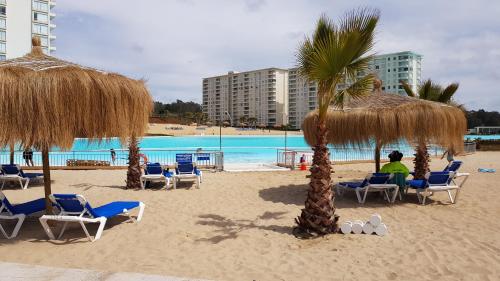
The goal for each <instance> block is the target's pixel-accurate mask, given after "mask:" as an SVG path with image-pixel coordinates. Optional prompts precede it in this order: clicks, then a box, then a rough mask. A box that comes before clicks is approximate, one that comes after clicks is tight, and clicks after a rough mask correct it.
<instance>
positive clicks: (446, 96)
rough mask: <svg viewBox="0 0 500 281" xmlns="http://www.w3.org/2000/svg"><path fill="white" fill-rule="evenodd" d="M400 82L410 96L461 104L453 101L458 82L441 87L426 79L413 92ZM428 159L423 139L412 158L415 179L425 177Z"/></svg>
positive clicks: (407, 85) (406, 84)
mask: <svg viewBox="0 0 500 281" xmlns="http://www.w3.org/2000/svg"><path fill="white" fill-rule="evenodd" d="M400 83H401V84H402V85H403V89H404V90H405V92H406V94H407V95H408V96H410V97H415V98H419V99H423V100H429V101H434V102H441V103H447V104H451V105H454V106H457V107H459V108H462V106H461V105H458V104H457V103H455V102H454V101H453V95H454V94H455V93H456V92H457V90H458V86H459V84H458V83H452V84H450V85H448V86H446V87H445V88H443V87H442V86H440V85H439V84H436V83H434V82H433V81H432V80H431V79H427V80H426V81H424V82H423V83H421V84H420V85H418V87H417V92H416V93H415V92H413V89H412V88H411V86H410V85H409V84H408V83H406V82H405V81H403V80H401V81H400ZM429 160H430V158H429V152H428V148H427V144H426V143H425V141H424V140H422V141H420V143H419V144H418V145H417V148H416V154H415V159H413V163H414V164H415V168H414V169H415V176H414V177H415V178H416V179H423V178H424V177H425V173H427V171H429Z"/></svg>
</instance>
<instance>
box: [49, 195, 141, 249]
mask: <svg viewBox="0 0 500 281" xmlns="http://www.w3.org/2000/svg"><path fill="white" fill-rule="evenodd" d="M49 197H50V200H51V201H52V202H54V203H55V204H57V202H56V200H55V198H54V196H53V195H50V196H49ZM76 198H77V199H78V201H80V204H81V205H82V207H83V211H82V212H65V211H61V212H60V213H59V215H44V216H42V217H40V224H41V225H42V227H43V229H44V231H45V233H46V234H47V236H48V237H49V239H50V240H55V239H56V238H55V235H54V233H53V232H52V229H51V228H50V226H49V225H48V223H47V221H49V220H53V221H59V222H64V224H63V227H62V229H61V232H60V233H59V235H58V236H57V239H61V237H62V235H63V234H64V231H65V230H66V227H67V225H68V223H70V222H78V223H79V224H80V226H81V227H82V229H83V231H84V232H85V235H86V236H87V238H88V239H89V241H90V242H94V241H96V240H99V239H100V238H101V236H102V232H103V230H104V226H105V225H106V221H107V218H105V217H98V218H94V217H92V215H91V214H90V212H89V211H88V210H87V208H86V207H85V205H86V203H87V200H86V199H85V197H83V196H82V195H76ZM145 207H146V204H144V203H143V202H139V213H138V215H137V219H135V218H133V217H132V216H131V215H130V213H129V212H128V210H127V209H124V210H123V214H125V215H127V216H128V217H129V219H130V220H131V221H133V222H134V223H137V222H139V221H141V219H142V216H143V214H144V208H145ZM86 214H88V217H86V216H85V215H86ZM85 223H99V227H98V229H97V232H96V234H95V235H94V238H92V236H91V235H90V234H89V231H88V229H87V227H86V226H85Z"/></svg>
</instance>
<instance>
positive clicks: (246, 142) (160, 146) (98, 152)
mask: <svg viewBox="0 0 500 281" xmlns="http://www.w3.org/2000/svg"><path fill="white" fill-rule="evenodd" d="M476 137H481V138H485V139H500V135H493V136H471V135H468V136H466V137H465V138H476ZM219 145H220V143H219V136H183V137H145V138H143V139H142V140H141V141H140V144H139V146H140V148H141V150H142V152H143V153H144V154H146V155H147V157H148V158H149V160H150V161H155V159H160V160H161V159H164V158H162V157H161V155H165V154H167V153H170V154H171V155H175V153H176V152H182V151H194V150H197V149H202V150H219ZM285 145H286V148H287V149H291V150H299V151H309V152H312V151H311V148H310V147H309V145H307V143H306V142H305V140H304V137H303V136H302V135H288V137H287V138H286V144H285V137H284V135H275V136H260V135H257V136H222V151H223V152H224V163H275V162H276V158H277V149H284V148H285ZM111 148H113V149H115V150H116V151H117V156H118V163H119V164H124V163H126V154H127V150H126V147H122V146H121V144H120V142H119V140H118V139H116V138H112V139H110V140H107V141H102V142H95V141H93V142H92V141H90V142H89V140H88V139H76V140H75V142H74V144H73V147H72V149H71V151H69V152H58V151H59V150H58V149H57V148H54V149H53V150H52V151H53V152H52V153H51V164H53V165H65V161H66V160H67V159H85V160H91V159H93V160H106V161H109V160H111V159H110V158H111V157H110V153H109V150H110V149H111ZM330 148H331V159H332V160H338V159H346V157H351V158H352V160H358V159H359V160H361V159H372V157H373V145H368V147H366V148H365V149H360V148H358V147H347V148H342V147H332V146H330ZM391 149H398V150H400V151H402V152H403V153H404V154H405V156H406V155H411V154H413V153H414V150H413V147H412V146H409V145H408V144H407V143H406V142H400V143H396V144H392V145H390V146H389V147H387V148H386V150H385V151H382V153H383V154H382V157H384V156H385V153H386V152H387V150H391ZM439 152H440V151H438V150H437V149H433V150H432V151H431V153H432V154H437V153H439ZM171 158H172V157H171V156H170V158H169V159H171ZM33 160H34V162H35V164H39V162H40V161H41V158H40V155H39V153H35V155H34V159H33ZM0 162H1V163H7V162H8V151H6V150H5V149H4V150H3V152H2V153H0ZM23 162H24V161H23V159H22V152H21V151H17V152H16V163H23Z"/></svg>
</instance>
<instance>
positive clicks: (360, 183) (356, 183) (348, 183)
mask: <svg viewBox="0 0 500 281" xmlns="http://www.w3.org/2000/svg"><path fill="white" fill-rule="evenodd" d="M340 185H343V186H347V187H350V188H358V187H363V186H364V185H366V184H365V181H346V182H341V183H340Z"/></svg>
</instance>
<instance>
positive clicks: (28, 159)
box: [23, 148, 35, 166]
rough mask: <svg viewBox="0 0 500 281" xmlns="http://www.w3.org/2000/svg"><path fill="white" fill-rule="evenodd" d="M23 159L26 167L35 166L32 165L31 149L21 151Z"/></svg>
mask: <svg viewBox="0 0 500 281" xmlns="http://www.w3.org/2000/svg"><path fill="white" fill-rule="evenodd" d="M23 159H24V162H26V166H35V165H34V164H33V150H31V148H26V149H25V150H24V151H23Z"/></svg>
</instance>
